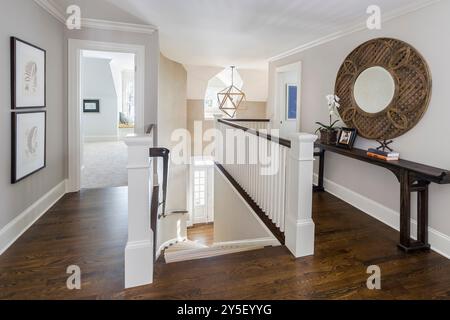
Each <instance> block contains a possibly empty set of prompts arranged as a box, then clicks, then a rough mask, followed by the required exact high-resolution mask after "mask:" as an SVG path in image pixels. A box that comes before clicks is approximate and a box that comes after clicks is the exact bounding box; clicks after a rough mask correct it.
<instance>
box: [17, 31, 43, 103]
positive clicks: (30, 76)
mask: <svg viewBox="0 0 450 320" xmlns="http://www.w3.org/2000/svg"><path fill="white" fill-rule="evenodd" d="M46 54H47V53H46V51H45V50H44V49H41V48H39V47H36V46H35V45H32V44H30V43H28V42H25V41H23V40H20V39H17V38H15V37H11V80H12V82H11V105H12V108H13V109H30V108H45V107H46Z"/></svg>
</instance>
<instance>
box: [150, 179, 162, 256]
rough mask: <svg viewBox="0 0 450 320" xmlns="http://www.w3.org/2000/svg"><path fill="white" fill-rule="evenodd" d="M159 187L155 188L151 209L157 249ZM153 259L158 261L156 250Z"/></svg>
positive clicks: (154, 241) (154, 240)
mask: <svg viewBox="0 0 450 320" xmlns="http://www.w3.org/2000/svg"><path fill="white" fill-rule="evenodd" d="M159 208H160V206H159V186H158V185H156V186H154V187H153V194H152V203H151V209H150V222H151V225H150V228H151V229H152V230H153V243H154V246H155V247H156V245H157V243H158V216H159ZM153 259H154V260H156V250H154V252H153Z"/></svg>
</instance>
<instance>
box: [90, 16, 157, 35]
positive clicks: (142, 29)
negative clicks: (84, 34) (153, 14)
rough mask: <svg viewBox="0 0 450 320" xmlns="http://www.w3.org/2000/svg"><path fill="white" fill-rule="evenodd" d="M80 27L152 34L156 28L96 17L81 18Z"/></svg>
mask: <svg viewBox="0 0 450 320" xmlns="http://www.w3.org/2000/svg"><path fill="white" fill-rule="evenodd" d="M81 28H89V29H98V30H109V31H121V32H131V33H143V34H153V33H154V32H155V31H157V30H158V28H156V27H155V26H152V25H145V24H135V23H124V22H115V21H108V20H98V19H87V18H83V19H81Z"/></svg>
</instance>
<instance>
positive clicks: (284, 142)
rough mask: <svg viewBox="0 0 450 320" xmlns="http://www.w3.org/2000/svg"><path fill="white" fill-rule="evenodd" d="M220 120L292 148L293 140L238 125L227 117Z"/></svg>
mask: <svg viewBox="0 0 450 320" xmlns="http://www.w3.org/2000/svg"><path fill="white" fill-rule="evenodd" d="M218 121H219V122H220V123H223V124H225V125H227V126H230V127H233V128H235V129H240V130H243V131H245V132H247V133H250V134H253V135H255V136H257V137H261V138H263V139H267V140H269V141H273V142H277V143H278V144H280V145H282V146H283V147H286V148H291V141H290V140H287V139H283V138H280V137H276V136H273V135H270V134H268V133H263V132H260V131H259V130H255V129H252V128H247V127H244V126H241V125H238V124H236V123H233V122H232V121H229V120H228V119H226V120H225V119H219V120H218ZM247 122H248V121H247Z"/></svg>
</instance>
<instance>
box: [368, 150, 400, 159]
mask: <svg viewBox="0 0 450 320" xmlns="http://www.w3.org/2000/svg"><path fill="white" fill-rule="evenodd" d="M367 155H368V156H369V157H373V158H377V159H380V160H384V161H398V160H399V159H400V153H398V152H390V151H388V152H385V151H381V150H377V149H369V151H367Z"/></svg>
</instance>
